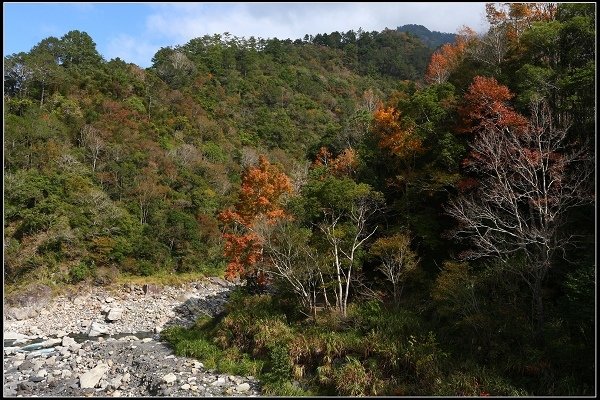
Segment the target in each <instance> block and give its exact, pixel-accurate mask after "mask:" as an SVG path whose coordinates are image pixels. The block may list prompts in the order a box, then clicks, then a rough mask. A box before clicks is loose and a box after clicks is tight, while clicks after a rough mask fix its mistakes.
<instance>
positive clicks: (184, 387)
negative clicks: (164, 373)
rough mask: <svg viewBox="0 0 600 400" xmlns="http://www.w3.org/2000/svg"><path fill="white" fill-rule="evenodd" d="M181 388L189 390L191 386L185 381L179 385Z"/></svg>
mask: <svg viewBox="0 0 600 400" xmlns="http://www.w3.org/2000/svg"><path fill="white" fill-rule="evenodd" d="M181 388H182V389H183V390H189V389H190V388H191V386H190V384H189V383H186V384H184V385H182V386H181Z"/></svg>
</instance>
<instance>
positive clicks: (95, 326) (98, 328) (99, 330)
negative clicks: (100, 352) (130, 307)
mask: <svg viewBox="0 0 600 400" xmlns="http://www.w3.org/2000/svg"><path fill="white" fill-rule="evenodd" d="M106 332H108V328H107V327H106V326H104V325H102V324H99V323H97V322H92V324H91V325H90V327H89V329H88V331H87V335H88V336H100V335H104V334H105V333H106Z"/></svg>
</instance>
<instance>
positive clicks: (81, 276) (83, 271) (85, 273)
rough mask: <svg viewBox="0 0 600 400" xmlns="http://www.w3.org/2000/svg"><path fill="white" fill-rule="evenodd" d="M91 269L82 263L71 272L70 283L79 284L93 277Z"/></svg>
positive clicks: (72, 268)
mask: <svg viewBox="0 0 600 400" xmlns="http://www.w3.org/2000/svg"><path fill="white" fill-rule="evenodd" d="M91 272H92V271H91V268H90V267H89V266H88V264H86V263H85V262H83V261H82V262H80V263H79V264H77V265H76V266H74V267H71V269H70V270H69V282H70V283H77V282H81V281H83V280H85V279H86V278H87V277H89V276H90V275H91Z"/></svg>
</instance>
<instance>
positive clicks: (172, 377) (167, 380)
mask: <svg viewBox="0 0 600 400" xmlns="http://www.w3.org/2000/svg"><path fill="white" fill-rule="evenodd" d="M162 379H163V381H164V382H165V383H167V384H168V383H173V382H175V381H176V380H177V377H176V376H175V374H174V373H169V374H167V375H165V376H163V378H162Z"/></svg>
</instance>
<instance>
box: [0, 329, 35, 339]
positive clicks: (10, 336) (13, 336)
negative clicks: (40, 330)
mask: <svg viewBox="0 0 600 400" xmlns="http://www.w3.org/2000/svg"><path fill="white" fill-rule="evenodd" d="M27 339H31V336H27V335H23V334H22V333H18V332H12V331H7V332H4V340H27Z"/></svg>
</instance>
